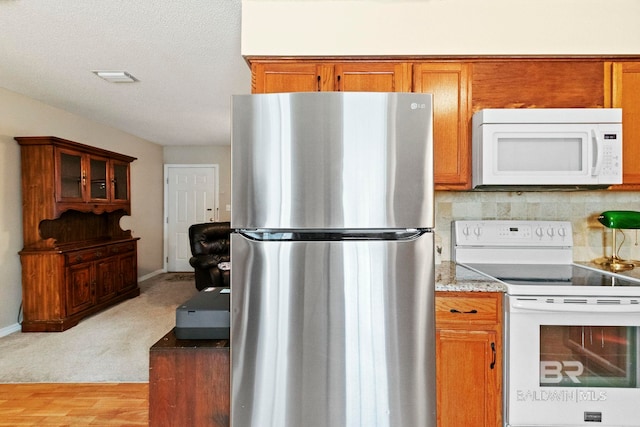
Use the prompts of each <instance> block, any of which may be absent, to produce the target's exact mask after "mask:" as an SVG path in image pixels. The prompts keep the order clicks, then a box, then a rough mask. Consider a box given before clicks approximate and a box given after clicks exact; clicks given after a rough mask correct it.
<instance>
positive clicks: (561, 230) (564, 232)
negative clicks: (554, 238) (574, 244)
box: [558, 227, 567, 237]
mask: <svg viewBox="0 0 640 427" xmlns="http://www.w3.org/2000/svg"><path fill="white" fill-rule="evenodd" d="M558 236H560V237H566V236H567V230H566V229H565V228H564V227H560V228H558Z"/></svg>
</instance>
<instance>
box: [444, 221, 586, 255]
mask: <svg viewBox="0 0 640 427" xmlns="http://www.w3.org/2000/svg"><path fill="white" fill-rule="evenodd" d="M452 243H453V244H454V245H457V246H486V247H492V246H494V247H500V246H519V247H527V248H536V247H550V246H553V247H557V246H560V247H573V233H572V228H571V222H569V221H527V220H522V221H519V220H484V221H483V220H480V221H477V220H473V221H454V222H453V224H452Z"/></svg>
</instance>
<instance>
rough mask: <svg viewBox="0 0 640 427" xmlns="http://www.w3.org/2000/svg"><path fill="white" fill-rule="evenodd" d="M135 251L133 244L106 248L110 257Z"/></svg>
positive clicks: (121, 244)
mask: <svg viewBox="0 0 640 427" xmlns="http://www.w3.org/2000/svg"><path fill="white" fill-rule="evenodd" d="M135 249H136V243H135V242H127V243H119V244H117V245H110V246H108V250H109V254H110V255H117V254H123V253H126V252H133V251H134V250H135Z"/></svg>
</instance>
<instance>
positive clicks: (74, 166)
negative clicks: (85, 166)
mask: <svg viewBox="0 0 640 427" xmlns="http://www.w3.org/2000/svg"><path fill="white" fill-rule="evenodd" d="M58 162H59V165H60V177H59V182H58V185H59V188H58V200H82V186H83V181H84V176H83V172H82V156H81V155H80V154H74V153H68V152H65V151H60V152H59V158H58Z"/></svg>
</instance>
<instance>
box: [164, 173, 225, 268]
mask: <svg viewBox="0 0 640 427" xmlns="http://www.w3.org/2000/svg"><path fill="white" fill-rule="evenodd" d="M206 167H208V168H212V169H213V176H214V179H215V180H216V185H215V188H214V189H213V199H214V213H213V215H214V219H215V221H218V220H219V219H220V206H219V205H220V165H219V164H217V163H190V164H182V163H165V164H164V174H163V177H162V179H163V182H164V202H163V206H164V207H163V210H164V212H163V221H162V243H163V244H162V246H163V250H162V270H163V271H164V272H165V273H166V272H167V271H169V270H168V265H169V260H168V257H169V169H171V168H206Z"/></svg>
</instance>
